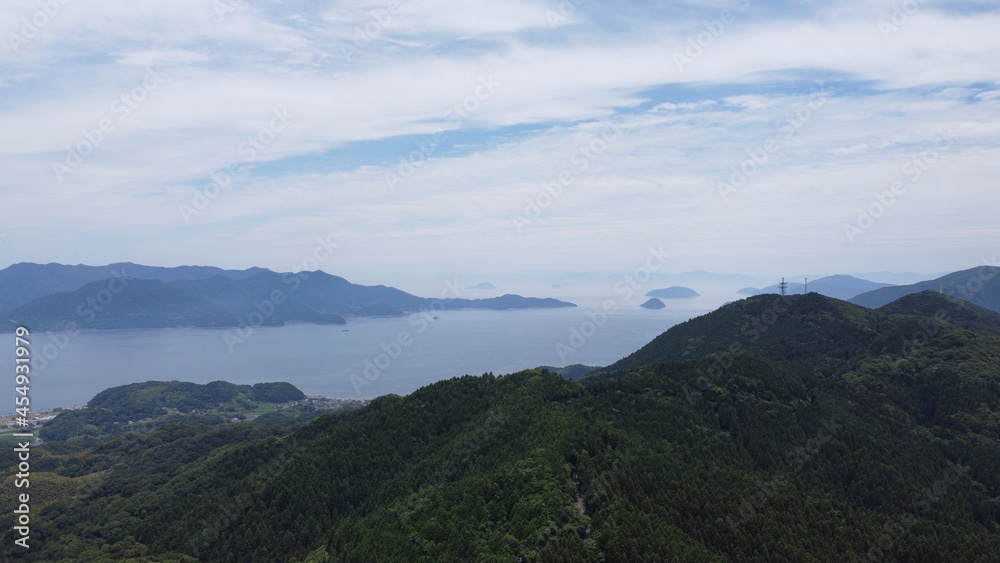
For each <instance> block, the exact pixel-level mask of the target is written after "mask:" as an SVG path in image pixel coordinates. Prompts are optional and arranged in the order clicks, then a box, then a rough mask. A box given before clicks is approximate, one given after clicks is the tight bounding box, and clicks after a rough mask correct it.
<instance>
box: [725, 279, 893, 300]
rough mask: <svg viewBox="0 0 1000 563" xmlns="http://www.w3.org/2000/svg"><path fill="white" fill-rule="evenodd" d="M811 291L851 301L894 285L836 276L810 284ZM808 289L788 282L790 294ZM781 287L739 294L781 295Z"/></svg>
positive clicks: (741, 291)
mask: <svg viewBox="0 0 1000 563" xmlns="http://www.w3.org/2000/svg"><path fill="white" fill-rule="evenodd" d="M808 285H809V291H815V292H816V293H819V294H821V295H826V296H827V297H835V298H837V299H850V298H851V297H854V296H855V295H858V294H859V293H865V292H868V291H872V290H875V289H879V288H883V287H889V286H891V285H892V284H888V283H876V282H872V281H868V280H864V279H861V278H856V277H854V276H847V275H835V276H826V277H824V278H819V279H816V280H813V281H810V282H808ZM805 289H806V282H804V281H803V283H799V282H792V281H789V282H788V288H787V292H788V293H803V292H804V291H805ZM779 292H780V286H779V285H778V284H774V285H771V286H768V287H765V288H762V289H757V288H755V287H745V288H743V289H741V290H739V291H738V292H737V293H739V294H741V295H761V294H764V293H779Z"/></svg>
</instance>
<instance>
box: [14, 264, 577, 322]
mask: <svg viewBox="0 0 1000 563" xmlns="http://www.w3.org/2000/svg"><path fill="white" fill-rule="evenodd" d="M486 285H490V286H492V284H480V285H479V286H482V287H486ZM479 286H477V287H479ZM462 293H463V291H462V289H461V288H458V287H456V288H453V289H450V290H447V291H445V292H443V293H442V295H441V296H440V297H439V298H437V299H430V298H424V297H417V296H415V295H411V294H409V293H406V292H404V291H400V290H398V289H396V288H393V287H387V286H384V285H378V286H363V285H357V284H353V283H351V282H349V281H347V280H346V279H344V278H341V277H337V276H333V275H330V274H327V273H326V272H323V271H314V272H298V273H289V272H285V273H277V272H272V271H271V270H265V269H263V268H251V269H249V270H222V269H219V268H211V267H201V266H199V267H191V266H185V267H180V268H158V267H150V266H140V265H137V264H130V263H120V264H111V265H108V266H100V267H96V266H82V265H78V266H67V265H62V264H44V265H43V264H30V263H21V264H14V265H12V266H10V267H8V268H5V269H4V270H0V296H5V299H4V300H3V302H2V306H0V318H2V319H3V320H2V321H0V331H3V330H13V328H14V327H16V326H18V325H25V326H29V327H31V328H32V329H34V330H70V329H72V330H77V329H80V330H98V329H130V328H172V327H199V328H209V327H211V328H227V327H245V326H250V327H259V326H283V325H286V324H292V323H310V324H334V325H343V324H346V323H347V319H348V318H350V317H398V316H403V315H407V314H411V313H416V312H420V311H434V312H439V311H445V310H458V309H484V310H493V311H502V310H511V309H551V308H562V307H575V306H576V305H575V304H573V303H569V302H566V301H559V300H557V299H551V298H534V297H522V296H520V295H513V294H507V295H502V296H500V297H493V298H489V299H466V298H462V297H461V294H462Z"/></svg>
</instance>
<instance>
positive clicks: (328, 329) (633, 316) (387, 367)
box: [0, 307, 707, 412]
mask: <svg viewBox="0 0 1000 563" xmlns="http://www.w3.org/2000/svg"><path fill="white" fill-rule="evenodd" d="M705 312H707V311H701V310H659V311H649V310H645V309H641V308H620V309H617V310H615V311H613V312H611V313H610V314H608V313H605V312H604V311H601V310H600V309H599V308H582V307H581V308H573V309H538V310H518V311H473V310H469V311H445V312H438V313H434V314H431V313H420V314H414V315H411V316H408V317H399V318H354V319H350V322H349V324H348V325H346V326H326V325H309V324H299V325H288V326H284V327H260V328H253V329H252V330H244V331H243V332H242V333H241V332H239V331H237V330H236V329H193V328H192V329H149V330H110V331H84V332H80V333H78V334H76V335H73V336H67V335H66V334H65V333H51V334H33V335H32V337H31V342H32V345H31V348H32V356H33V360H32V362H33V368H32V378H31V391H30V396H31V406H32V408H33V410H45V409H52V408H55V407H72V406H82V405H84V404H86V402H87V401H89V400H90V399H91V398H92V397H93V396H94V395H95V394H97V393H98V392H100V391H102V390H104V389H107V388H109V387H114V386H118V385H125V384H128V383H136V382H142V381H149V380H166V381H170V380H179V381H191V382H195V383H208V382H210V381H215V380H224V381H230V382H233V383H240V384H253V383H259V382H265V381H287V382H290V383H292V384H293V385H295V386H296V387H298V388H299V389H301V390H302V391H303V392H305V393H306V394H307V395H325V396H328V397H344V398H374V397H377V396H380V395H385V394H388V393H396V394H400V395H404V394H408V393H411V392H413V391H414V390H416V389H418V388H420V387H422V386H424V385H428V384H430V383H433V382H435V381H440V380H442V379H448V378H451V377H456V376H461V375H465V374H471V375H481V374H483V373H485V372H492V373H494V374H496V375H501V374H506V373H512V372H515V371H519V370H522V369H527V368H533V367H538V366H541V365H548V366H555V367H562V366H565V365H569V364H586V365H598V366H604V365H608V364H611V363H613V362H615V361H617V360H619V359H621V358H623V357H625V356H627V355H629V354H631V353H632V352H634V351H635V350H637V349H639V348H641V347H642V346H644V345H645V344H647V343H648V342H649V341H650V340H652V339H653V338H655V337H656V336H657V335H659V334H660V333H662V332H663V331H665V330H667V329H668V328H670V327H671V326H673V325H675V324H677V323H679V322H682V321H684V320H687V319H689V318H691V317H693V316H696V315H700V314H703V313H705ZM435 316H436V317H437V318H434V317H435ZM4 348H5V350H3V352H2V356H3V357H6V358H7V361H6V365H8V366H11V369H10V373H13V365H14V346H13V337H11V338H10V345H9V346H5V347H4ZM13 379H14V378H13V376H11V377H10V381H9V385H5V386H3V387H6V389H3V391H2V392H0V397H3V398H2V399H0V400H3V404H4V405H9V407H8V408H0V412H8V411H10V412H12V411H13V405H14V400H13V394H14V381H13Z"/></svg>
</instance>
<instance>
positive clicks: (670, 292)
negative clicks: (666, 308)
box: [646, 285, 701, 299]
mask: <svg viewBox="0 0 1000 563" xmlns="http://www.w3.org/2000/svg"><path fill="white" fill-rule="evenodd" d="M700 295H701V294H700V293H698V292H697V291H695V290H693V289H691V288H690V287H682V286H679V285H675V286H672V287H667V288H664V289H654V290H653V291H650V292H649V293H647V294H646V297H657V298H659V299H691V298H692V297H699V296H700Z"/></svg>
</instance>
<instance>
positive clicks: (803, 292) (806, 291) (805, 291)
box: [802, 278, 809, 295]
mask: <svg viewBox="0 0 1000 563" xmlns="http://www.w3.org/2000/svg"><path fill="white" fill-rule="evenodd" d="M807 293H809V278H806V288H805V289H804V290H802V295H805V294H807Z"/></svg>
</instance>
